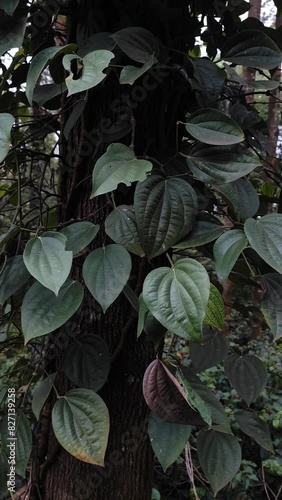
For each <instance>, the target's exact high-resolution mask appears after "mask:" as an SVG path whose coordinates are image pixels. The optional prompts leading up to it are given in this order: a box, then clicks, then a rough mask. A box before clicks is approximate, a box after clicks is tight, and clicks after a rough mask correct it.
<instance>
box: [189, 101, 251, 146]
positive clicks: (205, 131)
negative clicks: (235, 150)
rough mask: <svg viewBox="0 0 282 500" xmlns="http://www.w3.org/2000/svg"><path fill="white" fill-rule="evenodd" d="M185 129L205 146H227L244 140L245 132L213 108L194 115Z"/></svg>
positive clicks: (190, 117) (201, 110)
mask: <svg viewBox="0 0 282 500" xmlns="http://www.w3.org/2000/svg"><path fill="white" fill-rule="evenodd" d="M185 128H186V130H187V132H189V134H190V135H192V137H194V139H197V140H198V141H201V142H204V143H205V144H212V145H218V146H227V145H231V144H237V143H238V142H242V141H243V140H244V132H243V131H242V130H241V129H240V127H238V125H237V123H236V122H234V120H232V118H230V117H229V116H227V115H226V114H225V113H222V111H218V110H217V109H213V108H205V109H200V110H199V111H195V112H194V113H192V114H191V115H190V116H189V118H188V120H187V121H186V124H185Z"/></svg>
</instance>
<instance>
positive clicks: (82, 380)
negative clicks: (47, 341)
mask: <svg viewBox="0 0 282 500" xmlns="http://www.w3.org/2000/svg"><path fill="white" fill-rule="evenodd" d="M63 370H64V372H65V374H66V376H67V377H68V378H69V379H70V380H71V381H72V382H73V383H74V384H75V385H77V386H79V387H86V388H87V389H91V390H92V391H95V392H97V391H99V390H100V389H101V387H103V385H104V384H105V382H106V380H107V377H108V374H109V371H110V353H109V349H108V346H107V344H106V342H105V341H104V340H103V339H102V338H101V337H99V336H98V335H93V334H90V333H88V334H84V335H83V336H81V337H79V338H78V339H75V341H74V342H73V343H72V344H70V345H69V347H68V348H67V349H66V350H65V351H64V358H63Z"/></svg>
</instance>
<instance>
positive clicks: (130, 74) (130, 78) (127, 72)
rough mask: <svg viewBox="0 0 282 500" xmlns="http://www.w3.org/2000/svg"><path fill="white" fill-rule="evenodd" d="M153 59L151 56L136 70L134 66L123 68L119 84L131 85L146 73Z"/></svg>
mask: <svg viewBox="0 0 282 500" xmlns="http://www.w3.org/2000/svg"><path fill="white" fill-rule="evenodd" d="M154 60H155V57H154V55H152V56H151V57H150V58H149V60H148V61H147V62H146V63H145V64H143V66H141V68H137V67H136V66H125V67H124V68H123V69H122V70H121V73H120V77H119V82H120V83H121V84H122V85H126V84H128V85H133V83H134V82H135V81H136V80H137V79H138V78H140V76H142V75H144V73H146V71H148V70H149V69H150V68H151V67H152V66H153V64H154Z"/></svg>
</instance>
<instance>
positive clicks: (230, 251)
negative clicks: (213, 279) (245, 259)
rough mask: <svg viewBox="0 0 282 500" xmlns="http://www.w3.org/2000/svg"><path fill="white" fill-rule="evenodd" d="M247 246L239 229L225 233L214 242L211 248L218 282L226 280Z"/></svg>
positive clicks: (245, 239)
mask: <svg viewBox="0 0 282 500" xmlns="http://www.w3.org/2000/svg"><path fill="white" fill-rule="evenodd" d="M247 245H248V240H247V238H246V236H245V233H244V231H242V230H241V229H232V230H231V231H227V232H226V233H224V234H222V235H221V236H220V237H219V238H218V239H217V240H216V242H215V244H214V247H213V255H214V260H215V270H216V273H217V275H218V277H219V279H220V280H222V281H226V280H227V278H228V276H229V274H230V271H231V270H232V268H233V266H234V265H235V263H236V261H237V259H238V257H239V255H240V254H241V252H242V251H243V250H244V249H245V248H246V247H247Z"/></svg>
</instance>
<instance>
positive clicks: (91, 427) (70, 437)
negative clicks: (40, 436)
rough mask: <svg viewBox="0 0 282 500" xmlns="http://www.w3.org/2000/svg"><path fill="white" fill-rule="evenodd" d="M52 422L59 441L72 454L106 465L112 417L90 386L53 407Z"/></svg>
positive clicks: (63, 398) (76, 391) (86, 460)
mask: <svg viewBox="0 0 282 500" xmlns="http://www.w3.org/2000/svg"><path fill="white" fill-rule="evenodd" d="M52 425H53V429H54V433H55V436H56V438H57V440H58V441H59V443H60V444H61V445H62V447H63V448H65V450H67V451H68V452H69V453H70V454H71V455H73V456H74V457H76V458H78V460H81V461H83V462H87V463H90V464H95V465H100V466H101V467H103V466H104V457H105V452H106V448H107V443H108V435H109V428H110V420H109V412H108V409H107V407H106V405H105V403H104V401H103V400H102V398H100V396H98V394H96V393H95V392H93V391H90V390H89V389H73V390H71V391H69V392H67V394H66V395H65V396H63V397H61V398H60V399H59V400H58V401H57V402H56V404H55V406H54V408H53V411H52Z"/></svg>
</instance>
